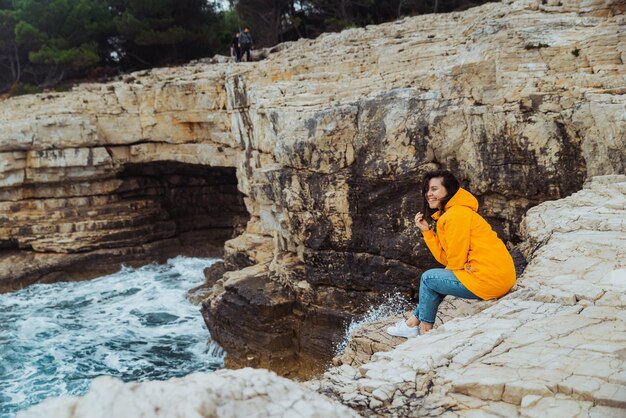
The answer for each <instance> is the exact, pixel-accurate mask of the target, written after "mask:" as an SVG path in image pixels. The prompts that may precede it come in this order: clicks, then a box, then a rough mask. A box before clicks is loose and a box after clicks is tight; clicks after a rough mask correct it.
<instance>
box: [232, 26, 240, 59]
mask: <svg viewBox="0 0 626 418" xmlns="http://www.w3.org/2000/svg"><path fill="white" fill-rule="evenodd" d="M239 36H240V35H239V32H238V31H237V32H235V37H234V38H233V43H232V44H231V46H230V56H231V57H235V62H239V61H241V47H240V46H239Z"/></svg>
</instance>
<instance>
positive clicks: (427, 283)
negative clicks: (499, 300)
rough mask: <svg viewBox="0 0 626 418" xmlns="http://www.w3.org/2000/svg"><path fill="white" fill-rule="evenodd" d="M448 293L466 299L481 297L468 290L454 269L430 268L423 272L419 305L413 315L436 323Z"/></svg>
mask: <svg viewBox="0 0 626 418" xmlns="http://www.w3.org/2000/svg"><path fill="white" fill-rule="evenodd" d="M447 295H452V296H457V297H460V298H465V299H480V298H479V297H478V296H476V295H475V294H473V293H472V292H470V291H469V290H467V288H466V287H465V286H463V283H461V282H460V281H459V279H457V278H456V276H455V275H454V273H453V272H452V270H446V269H430V270H426V271H425V272H424V274H422V279H421V280H420V295H419V305H417V307H416V308H415V311H414V312H413V315H415V317H416V318H417V319H419V320H420V321H421V322H425V323H427V324H431V325H432V324H434V323H435V319H436V318H437V309H438V308H439V304H440V303H441V301H442V300H443V298H445V297H446V296H447Z"/></svg>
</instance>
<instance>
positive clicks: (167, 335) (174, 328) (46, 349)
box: [0, 257, 224, 417]
mask: <svg viewBox="0 0 626 418" xmlns="http://www.w3.org/2000/svg"><path fill="white" fill-rule="evenodd" d="M215 261H217V260H216V259H198V258H188V257H177V258H174V259H171V260H169V261H168V262H167V264H164V265H149V266H145V267H142V268H139V269H131V268H122V270H121V271H119V272H118V273H115V274H112V275H109V276H105V277H101V278H98V279H95V280H90V281H84V282H67V283H55V284H42V285H33V286H30V287H27V288H26V289H22V290H20V291H17V292H13V293H7V294H2V295H0V417H12V416H14V415H15V414H16V413H17V411H19V410H21V409H25V408H28V407H29V406H31V405H34V404H37V403H39V402H41V401H43V400H44V399H46V398H48V397H51V396H59V395H66V394H72V395H81V394H84V393H85V392H86V391H87V389H88V388H89V383H90V381H91V380H92V379H93V378H95V377H97V376H100V375H111V376H116V377H119V378H121V379H122V380H124V381H141V380H164V379H169V378H171V377H180V376H184V375H187V374H189V373H191V372H194V371H209V370H215V369H217V368H220V367H222V366H223V360H224V353H223V351H222V350H221V349H220V347H219V346H217V345H216V344H211V343H209V333H208V331H207V329H206V326H205V324H204V321H203V320H202V316H201V315H200V312H199V307H198V306H195V305H192V304H190V303H189V302H188V301H187V299H186V293H187V290H188V289H190V288H192V287H194V286H197V285H200V284H202V283H203V282H204V275H203V273H202V270H203V269H204V268H205V267H207V266H210V265H211V264H213V263H214V262H215Z"/></svg>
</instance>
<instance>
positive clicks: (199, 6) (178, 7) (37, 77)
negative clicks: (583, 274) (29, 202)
mask: <svg viewBox="0 0 626 418" xmlns="http://www.w3.org/2000/svg"><path fill="white" fill-rule="evenodd" d="M484 2H486V0H445V1H444V0H231V1H230V4H231V5H232V6H233V8H232V9H231V10H227V11H220V12H218V11H216V9H215V4H216V3H215V2H214V1H212V0H0V93H2V92H6V91H10V92H11V93H12V94H26V93H28V92H32V91H36V90H37V89H41V88H50V87H54V86H55V85H59V84H62V85H64V86H67V85H69V83H68V82H67V81H65V80H68V79H74V78H81V77H82V78H84V77H94V78H97V77H106V76H110V75H112V74H115V73H119V72H120V71H128V70H135V69H141V68H149V67H153V66H162V65H170V64H177V63H182V62H185V61H188V60H190V59H196V58H201V57H206V56H210V55H213V54H214V53H216V52H222V53H228V48H229V46H230V44H231V42H232V40H233V37H234V34H235V32H236V31H237V30H239V29H241V28H243V27H244V26H249V27H250V28H251V30H252V35H253V39H254V44H255V47H263V46H272V45H274V44H276V43H277V42H281V41H286V40H295V39H298V38H301V37H307V38H314V37H316V36H318V35H319V34H320V33H322V32H328V31H339V30H342V29H345V28H348V27H358V26H364V25H367V24H376V23H381V22H384V21H389V20H393V19H397V18H400V17H402V16H407V15H414V14H421V13H431V12H432V11H433V10H434V9H435V8H437V9H438V10H439V11H442V12H445V11H451V10H458V9H463V8H467V7H470V6H474V5H478V4H482V3H484ZM546 46H547V45H543V44H538V45H534V46H531V47H530V48H529V49H534V48H543V47H546ZM575 51H578V50H574V51H572V54H574V55H575V56H576V53H575Z"/></svg>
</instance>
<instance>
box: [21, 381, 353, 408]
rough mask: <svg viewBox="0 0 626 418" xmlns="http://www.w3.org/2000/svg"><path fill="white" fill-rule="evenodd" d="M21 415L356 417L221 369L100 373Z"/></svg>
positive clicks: (292, 389)
mask: <svg viewBox="0 0 626 418" xmlns="http://www.w3.org/2000/svg"><path fill="white" fill-rule="evenodd" d="M17 416H18V417H19V418H64V417H66V418H100V417H102V418H108V417H112V416H114V417H128V418H135V417H137V418H139V417H143V418H157V417H163V418H173V417H176V418H197V417H207V418H209V417H269V416H272V417H293V416H298V417H337V418H339V417H358V415H357V414H356V413H355V412H354V411H352V410H350V409H349V408H347V407H345V406H343V405H340V404H338V403H336V402H333V401H331V400H329V399H327V398H324V397H323V396H320V395H318V394H316V393H314V392H312V391H310V390H306V389H305V388H303V387H302V386H300V385H299V384H297V383H295V382H291V381H289V380H287V379H284V378H280V377H278V376H276V374H274V373H271V372H268V371H266V370H252V369H242V370H237V371H230V370H219V371H216V372H214V373H194V374H191V375H188V376H185V377H184V378H179V379H176V378H174V379H170V380H167V381H164V382H159V381H153V382H144V383H136V382H131V383H123V382H122V381H120V380H118V379H115V378H112V377H108V376H104V377H99V378H96V379H95V380H94V381H93V382H92V384H91V388H90V390H89V392H87V394H86V395H84V396H82V397H71V396H67V397H62V398H52V399H48V400H46V401H44V402H42V403H41V404H39V405H36V406H34V407H31V408H30V409H28V410H26V411H22V412H20V413H18V415H17Z"/></svg>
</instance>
